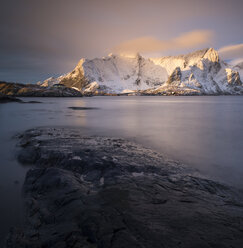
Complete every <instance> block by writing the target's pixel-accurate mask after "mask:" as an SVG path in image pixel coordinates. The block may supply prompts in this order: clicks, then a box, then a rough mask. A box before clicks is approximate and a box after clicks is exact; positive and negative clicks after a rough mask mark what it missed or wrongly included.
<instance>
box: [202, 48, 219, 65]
mask: <svg viewBox="0 0 243 248" xmlns="http://www.w3.org/2000/svg"><path fill="white" fill-rule="evenodd" d="M203 58H204V59H208V60H210V61H211V62H219V54H218V52H217V51H216V50H215V49H214V48H212V47H210V48H208V49H207V51H206V53H205V54H204V56H203Z"/></svg>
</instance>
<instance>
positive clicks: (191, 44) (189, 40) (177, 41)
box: [113, 30, 213, 53]
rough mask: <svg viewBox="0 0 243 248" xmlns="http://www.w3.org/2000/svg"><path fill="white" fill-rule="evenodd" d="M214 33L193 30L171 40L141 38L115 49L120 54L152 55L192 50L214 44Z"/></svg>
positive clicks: (124, 43)
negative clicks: (139, 53)
mask: <svg viewBox="0 0 243 248" xmlns="http://www.w3.org/2000/svg"><path fill="white" fill-rule="evenodd" d="M212 39H213V32H212V31H210V30H193V31H191V32H187V33H183V34H181V35H180V36H178V37H175V38H173V39H170V40H159V39H156V38H154V37H141V38H138V39H133V40H129V41H125V42H123V43H121V44H119V45H118V46H116V47H114V48H113V52H118V53H137V52H141V53H151V52H162V51H168V50H170V51H171V50H181V49H192V48H196V47H200V46H205V45H208V44H210V43H211V42H212Z"/></svg>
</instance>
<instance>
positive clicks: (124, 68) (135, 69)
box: [41, 48, 243, 95]
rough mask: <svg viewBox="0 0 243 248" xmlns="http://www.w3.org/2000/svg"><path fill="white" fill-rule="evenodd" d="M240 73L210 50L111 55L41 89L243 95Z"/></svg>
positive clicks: (80, 65) (82, 62)
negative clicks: (62, 87) (60, 87)
mask: <svg viewBox="0 0 243 248" xmlns="http://www.w3.org/2000/svg"><path fill="white" fill-rule="evenodd" d="M241 70H242V68H241V66H240V65H239V66H238V67H237V66H235V67H232V66H229V65H227V64H226V63H225V62H224V61H222V60H221V59H220V58H219V55H218V53H217V51H215V50H214V49H213V48H209V49H203V50H199V51H196V52H193V53H190V54H187V55H180V56H167V57H161V58H150V59H149V58H148V59H147V58H143V57H142V56H141V55H139V54H136V55H135V56H124V55H113V54H110V55H109V56H107V57H103V58H96V59H91V60H89V59H81V60H80V61H79V63H78V64H77V66H76V67H75V68H74V70H73V71H72V72H70V73H67V74H65V75H62V76H60V77H59V78H49V79H47V80H45V81H44V82H43V83H41V85H43V86H52V85H53V84H56V83H60V84H64V85H65V86H67V87H73V88H75V89H78V90H80V91H81V92H82V93H84V94H121V93H131V92H135V93H136V92H139V93H141V94H180V95H183V94H242V93H243V87H242V82H241V80H240V74H239V71H240V72H241Z"/></svg>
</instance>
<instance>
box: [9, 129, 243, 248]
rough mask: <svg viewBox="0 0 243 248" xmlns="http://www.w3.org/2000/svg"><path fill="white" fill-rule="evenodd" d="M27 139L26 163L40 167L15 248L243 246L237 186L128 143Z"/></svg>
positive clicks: (60, 136)
mask: <svg viewBox="0 0 243 248" xmlns="http://www.w3.org/2000/svg"><path fill="white" fill-rule="evenodd" d="M19 138H20V143H19V145H20V148H21V150H20V153H19V156H18V160H19V161H20V162H21V163H22V164H31V165H33V164H35V167H33V168H31V169H30V170H29V172H28V173H27V175H26V179H25V183H24V186H23V192H24V201H25V209H26V224H25V227H24V229H21V230H20V229H12V231H11V232H10V234H9V236H8V241H7V246H6V247H7V248H10V247H25V245H27V244H29V245H31V247H39V245H40V244H42V245H44V244H45V245H46V247H67V246H68V245H72V244H76V246H77V247H80V246H82V247H124V245H125V246H126V247H161V246H166V247H178V245H180V247H195V246H199V245H201V246H203V247H207V246H210V245H211V244H214V245H216V246H217V247H226V246H227V245H233V246H234V247H241V246H240V245H241V244H242V242H243V238H242V231H243V194H242V192H240V191H238V190H236V189H234V188H232V187H228V186H225V185H222V184H220V183H217V182H214V181H212V180H207V179H203V178H200V177H196V176H193V171H192V170H190V168H187V167H184V166H182V165H180V164H178V163H176V162H173V161H168V160H166V159H165V158H164V157H162V156H161V155H160V154H159V153H157V152H155V151H153V150H150V149H146V148H144V147H142V146H140V145H138V144H135V143H132V142H129V141H126V140H124V139H117V138H106V137H99V136H83V135H82V132H77V130H76V129H72V128H35V129H31V130H27V131H26V132H24V133H23V134H22V135H21V136H20V137H19ZM76 246H75V247H76Z"/></svg>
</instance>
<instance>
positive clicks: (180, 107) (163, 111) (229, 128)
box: [0, 96, 243, 245]
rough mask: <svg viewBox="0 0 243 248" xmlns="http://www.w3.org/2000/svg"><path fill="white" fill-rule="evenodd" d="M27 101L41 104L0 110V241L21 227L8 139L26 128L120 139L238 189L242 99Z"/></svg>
mask: <svg viewBox="0 0 243 248" xmlns="http://www.w3.org/2000/svg"><path fill="white" fill-rule="evenodd" d="M30 100H37V101H41V102H43V103H41V104H18V103H9V104H4V105H0V158H1V162H0V165H1V166H0V197H1V202H2V204H1V211H0V219H1V225H0V231H1V235H2V236H1V237H3V235H4V234H6V232H7V231H8V229H9V227H10V226H12V225H16V223H20V222H21V206H20V205H21V203H20V202H21V201H20V190H21V185H22V183H23V181H24V176H25V172H26V170H27V168H23V167H21V166H20V165H19V164H18V163H17V162H16V160H15V156H14V154H15V150H14V147H15V142H16V141H15V140H12V139H11V137H12V136H13V135H14V134H15V133H16V132H22V131H24V130H26V129H29V128H32V127H38V126H56V125H58V126H76V127H77V128H81V129H82V130H83V132H84V134H85V135H90V134H96V135H106V136H107V135H108V136H117V137H126V138H129V139H133V140H136V141H138V142H140V143H143V144H144V145H145V146H147V147H151V148H153V149H156V150H157V151H159V152H161V153H163V154H166V155H167V156H168V157H170V158H172V159H176V160H180V161H182V162H184V163H186V164H189V165H191V166H193V167H194V168H196V169H198V170H200V172H201V173H203V174H205V175H206V176H208V177H211V178H216V179H217V180H221V181H223V182H226V183H229V184H234V185H237V186H239V187H243V182H242V176H243V165H242V161H243V153H242V150H243V97H232V96H222V97H91V98H42V99H30ZM69 107H90V108H98V109H92V110H88V109H81V110H73V109H70V108H69ZM16 180H17V181H19V184H17V185H16V184H15V183H14V182H15V181H16ZM16 206H17V207H16ZM1 237H0V239H1ZM0 245H1V242H0Z"/></svg>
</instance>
